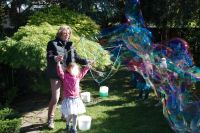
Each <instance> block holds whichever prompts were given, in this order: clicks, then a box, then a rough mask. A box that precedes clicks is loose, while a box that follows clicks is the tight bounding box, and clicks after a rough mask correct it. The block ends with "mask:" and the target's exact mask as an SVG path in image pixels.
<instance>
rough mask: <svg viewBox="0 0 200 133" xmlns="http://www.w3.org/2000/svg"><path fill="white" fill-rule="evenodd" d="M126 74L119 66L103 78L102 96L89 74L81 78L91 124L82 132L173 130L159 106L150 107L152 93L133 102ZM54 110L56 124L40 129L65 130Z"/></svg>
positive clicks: (153, 132) (133, 92)
mask: <svg viewBox="0 0 200 133" xmlns="http://www.w3.org/2000/svg"><path fill="white" fill-rule="evenodd" d="M130 77H131V75H130V72H128V71H127V70H126V69H124V68H122V69H120V70H119V71H118V72H117V73H116V74H115V75H114V76H113V77H111V78H110V79H109V80H107V81H106V82H105V83H104V85H106V86H108V87H109V96H108V97H106V98H100V97H99V93H98V91H99V86H98V84H97V83H95V82H94V80H93V79H92V78H91V77H89V76H88V77H85V78H84V80H83V81H82V82H81V86H82V91H89V92H90V93H91V95H92V98H91V102H90V103H87V104H86V110H87V112H86V114H87V115H90V116H91V117H92V125H91V129H90V130H88V131H84V133H174V132H173V131H172V130H171V128H170V126H169V125H168V123H167V121H166V119H165V118H164V116H163V114H162V107H161V106H160V107H154V104H155V103H156V102H157V101H156V100H155V96H154V95H153V93H151V95H150V98H149V99H148V100H147V101H138V102H136V100H135V98H136V97H137V93H138V91H137V90H136V89H134V88H132V87H131V83H130ZM58 108H59V107H58ZM56 113H57V115H56V120H55V122H56V123H55V124H56V125H55V127H56V128H55V129H54V130H51V131H49V130H47V129H46V128H45V129H42V132H43V133H53V132H54V133H62V132H63V133H64V132H65V122H63V121H62V120H60V110H59V109H57V112H56ZM79 132H80V133H82V132H83V131H79Z"/></svg>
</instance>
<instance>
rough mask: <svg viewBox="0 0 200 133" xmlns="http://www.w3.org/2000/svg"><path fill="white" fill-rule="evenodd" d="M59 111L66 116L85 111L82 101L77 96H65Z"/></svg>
mask: <svg viewBox="0 0 200 133" xmlns="http://www.w3.org/2000/svg"><path fill="white" fill-rule="evenodd" d="M61 112H62V114H63V115H64V116H65V117H67V116H68V115H72V114H74V115H78V114H82V113H85V112H86V109H85V106H84V104H83V101H82V100H81V98H80V97H78V98H65V99H64V100H63V101H62V104H61Z"/></svg>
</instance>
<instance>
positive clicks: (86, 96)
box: [81, 92, 90, 103]
mask: <svg viewBox="0 0 200 133" xmlns="http://www.w3.org/2000/svg"><path fill="white" fill-rule="evenodd" d="M81 99H82V100H83V102H86V103H88V102H90V92H83V93H81Z"/></svg>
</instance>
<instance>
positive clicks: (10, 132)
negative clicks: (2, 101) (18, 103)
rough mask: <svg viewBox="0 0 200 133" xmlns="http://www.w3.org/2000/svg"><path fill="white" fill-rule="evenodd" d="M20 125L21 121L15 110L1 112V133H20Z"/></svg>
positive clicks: (2, 110) (8, 109) (6, 109)
mask: <svg viewBox="0 0 200 133" xmlns="http://www.w3.org/2000/svg"><path fill="white" fill-rule="evenodd" d="M20 125H21V119H19V118H18V115H17V113H16V112H15V111H14V110H13V109H10V108H4V109H1V110H0V133H18V132H19V129H20Z"/></svg>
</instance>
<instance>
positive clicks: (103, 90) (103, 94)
mask: <svg viewBox="0 0 200 133" xmlns="http://www.w3.org/2000/svg"><path fill="white" fill-rule="evenodd" d="M99 95H100V97H107V96H108V87H107V86H100V89H99Z"/></svg>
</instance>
